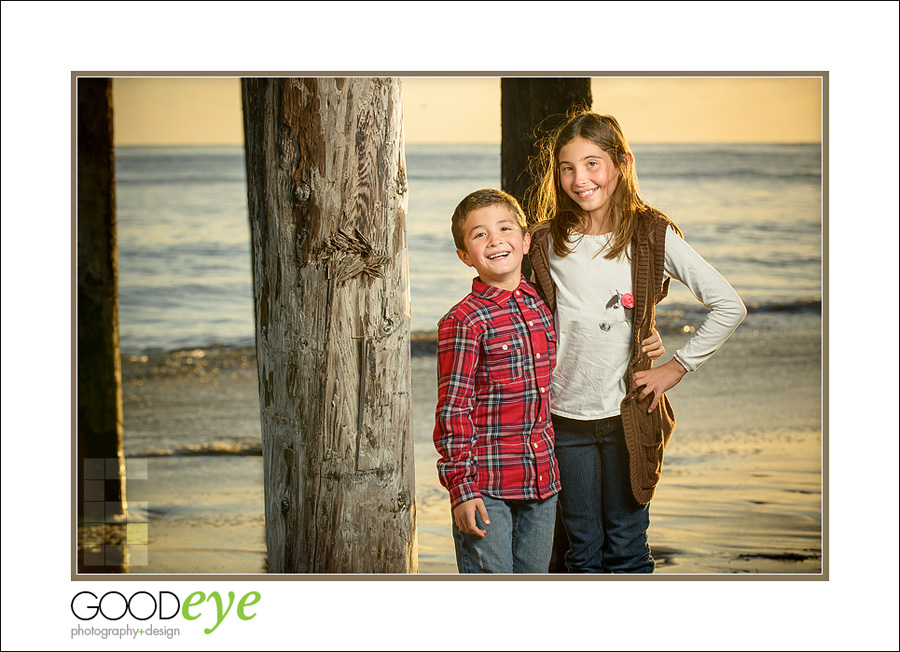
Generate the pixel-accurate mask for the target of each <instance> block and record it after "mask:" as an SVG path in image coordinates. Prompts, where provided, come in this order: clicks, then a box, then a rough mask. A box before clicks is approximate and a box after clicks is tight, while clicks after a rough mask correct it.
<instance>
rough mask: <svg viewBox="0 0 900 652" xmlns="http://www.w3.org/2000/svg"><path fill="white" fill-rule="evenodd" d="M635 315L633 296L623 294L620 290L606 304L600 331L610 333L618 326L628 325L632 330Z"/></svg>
mask: <svg viewBox="0 0 900 652" xmlns="http://www.w3.org/2000/svg"><path fill="white" fill-rule="evenodd" d="M633 313H634V297H633V296H632V295H631V294H628V293H626V294H622V293H621V292H619V291H618V290H616V293H615V294H613V295H612V297H610V299H609V301H607V302H606V306H605V307H604V309H603V315H602V317H601V319H600V324H599V326H600V330H602V331H610V330H612V328H613V326H615V325H616V324H626V323H627V324H628V327H629V328H631V322H632V319H633V317H632V314H633Z"/></svg>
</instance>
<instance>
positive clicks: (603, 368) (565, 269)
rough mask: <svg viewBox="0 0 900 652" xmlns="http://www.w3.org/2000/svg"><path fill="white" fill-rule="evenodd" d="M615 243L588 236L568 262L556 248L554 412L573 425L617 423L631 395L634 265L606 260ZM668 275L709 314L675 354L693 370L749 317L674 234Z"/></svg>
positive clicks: (552, 267) (552, 271)
mask: <svg viewBox="0 0 900 652" xmlns="http://www.w3.org/2000/svg"><path fill="white" fill-rule="evenodd" d="M609 238H610V234H604V235H599V236H590V235H586V236H583V237H582V239H581V240H580V241H579V242H578V243H577V244H576V245H575V247H574V249H573V251H572V253H570V254H569V255H567V256H565V257H562V258H560V257H558V256H556V254H555V253H553V250H552V249H553V248H552V247H551V248H550V274H551V276H552V278H553V282H554V284H555V285H556V325H557V333H558V337H559V342H558V345H557V363H556V369H555V370H554V373H553V393H552V397H553V398H552V408H551V409H552V412H553V413H554V414H559V415H560V416H564V417H569V418H572V419H585V420H589V419H604V418H607V417H611V416H616V415H618V414H619V412H620V408H619V406H620V404H621V402H622V399H623V398H624V397H625V395H626V393H627V390H626V387H625V372H626V370H627V368H628V362H629V359H630V357H631V348H630V347H631V335H632V317H631V312H632V310H631V308H630V306H632V305H633V304H632V303H629V297H630V296H632V287H631V262H630V261H629V260H628V259H627V258H626V257H625V256H621V257H620V258H618V259H616V260H609V259H607V258H604V257H603V249H605V247H606V246H607V245H608V244H609ZM665 274H666V276H669V277H670V278H673V279H675V280H677V281H680V282H682V283H683V284H684V285H685V286H686V287H687V288H688V289H689V290H690V291H691V293H692V294H693V295H694V297H695V298H696V299H697V300H698V301H700V302H701V303H703V304H704V305H705V306H706V307H707V308H708V309H709V311H710V312H709V314H708V315H707V317H706V319H705V321H704V322H703V324H702V325H701V326H700V328H698V329H697V331H696V332H695V333H694V335H693V336H692V337H691V339H690V340H688V342H687V343H686V344H685V346H684V347H683V348H682V349H680V350H678V351H677V352H676V353H675V357H676V359H677V360H678V361H679V362H680V363H681V365H682V366H683V367H684V368H685V369H687V370H688V371H694V370H696V369H697V368H698V367H699V366H700V365H701V364H703V362H705V361H706V360H707V359H709V358H710V357H711V356H712V355H713V353H715V352H716V350H717V349H718V348H719V347H720V346H721V345H722V344H723V343H724V342H725V340H727V339H728V338H729V337H730V336H731V334H732V333H733V332H734V330H735V329H736V328H737V326H738V324H740V323H741V321H742V320H743V319H744V316H745V315H746V312H747V311H746V308H745V307H744V304H743V302H742V301H741V299H740V297H739V296H738V294H737V292H735V291H734V288H732V287H731V285H729V283H728V281H726V280H725V279H724V278H723V277H722V275H721V274H719V273H718V272H717V271H716V270H715V269H714V268H713V267H712V266H711V265H710V264H709V263H708V262H706V261H705V260H704V259H703V258H702V257H701V256H700V255H699V254H698V253H697V252H696V251H694V250H693V249H692V248H691V247H690V245H688V244H687V242H685V241H684V240H683V239H682V238H681V237H679V236H678V234H676V233H675V232H674V231H673V230H672V229H671V228H670V229H668V231H667V232H666V256H665Z"/></svg>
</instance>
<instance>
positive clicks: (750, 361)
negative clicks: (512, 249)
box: [123, 313, 823, 575]
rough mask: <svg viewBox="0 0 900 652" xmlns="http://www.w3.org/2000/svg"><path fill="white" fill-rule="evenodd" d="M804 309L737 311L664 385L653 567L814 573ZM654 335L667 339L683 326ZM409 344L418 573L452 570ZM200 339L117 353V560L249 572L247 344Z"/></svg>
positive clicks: (811, 335)
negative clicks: (162, 349) (121, 438)
mask: <svg viewBox="0 0 900 652" xmlns="http://www.w3.org/2000/svg"><path fill="white" fill-rule="evenodd" d="M820 321H821V317H820V315H818V314H798V315H795V316H792V317H791V319H790V320H784V319H781V320H774V321H773V320H771V318H767V316H766V315H758V314H753V313H751V314H750V315H749V316H748V317H747V319H746V320H745V322H744V323H743V324H742V325H741V327H740V328H739V329H738V330H737V332H736V333H735V334H734V335H733V336H732V338H731V339H730V340H729V341H728V342H727V343H726V345H725V346H724V347H723V348H722V349H721V350H720V351H719V352H718V353H717V354H716V356H715V357H714V358H713V359H712V360H710V361H709V362H708V363H707V364H706V365H704V366H703V367H701V368H700V369H699V370H698V371H696V372H694V373H693V374H690V375H689V376H688V377H686V378H685V380H684V381H682V383H681V384H680V385H678V386H677V387H675V388H674V389H673V390H672V391H671V392H670V397H671V399H672V402H673V404H674V406H675V410H676V417H677V423H678V425H677V428H676V431H675V435H674V437H673V440H672V443H671V444H670V447H669V449H668V451H667V454H666V461H665V468H664V473H663V479H662V482H661V484H660V487H659V490H658V492H657V496H656V498H655V499H654V501H653V504H652V508H651V529H650V544H651V548H652V550H653V555H654V557H655V559H656V561H657V573H659V574H677V575H682V574H684V575H694V574H779V575H781V574H784V575H794V574H801V575H817V574H821V573H822V572H823V556H822V555H823V550H822V540H823V536H822V492H823V445H822V428H821V424H822V412H821V405H822V403H821V369H822V365H821V351H822V346H821V338H820V335H819V332H820V331H819V327H818V324H819V323H820ZM789 326H791V327H789ZM663 336H664V340H665V344H666V348H667V350H668V351H670V352H674V351H675V350H676V349H677V348H678V347H679V346H680V345H681V342H683V341H684V339H685V338H686V337H687V336H686V335H685V334H683V333H680V332H677V331H671V330H670V331H668V332H664V333H663ZM424 339H425V340H426V342H427V340H428V337H427V336H425V338H424ZM428 346H429V345H428V344H424V349H425V350H427V349H428ZM422 348H423V346H420V345H416V346H414V355H413V359H412V370H413V428H414V444H415V461H416V500H417V514H418V548H419V573H420V574H455V573H456V566H455V559H454V554H453V543H452V540H451V538H450V519H449V500H448V497H447V492H446V491H445V490H444V489H443V488H442V487H441V486H440V485H439V483H438V481H437V477H436V473H435V467H434V463H435V460H436V457H437V454H436V452H435V450H434V447H433V445H432V443H431V432H432V428H433V418H434V416H433V415H434V406H435V400H436V377H435V358H434V356H433V355H428V354H422V353H418V351H420V350H421V349H422ZM202 353H203V355H202V356H198V353H197V352H196V351H194V352H184V353H181V354H168V355H160V356H139V357H126V358H125V359H124V360H123V396H124V401H125V406H124V408H125V409H124V412H125V449H126V455H127V456H128V458H129V459H128V463H129V468H134V469H140V470H141V471H142V472H143V473H144V475H142V476H141V478H140V479H130V480H129V485H128V500H129V503H130V505H131V508H132V509H133V510H136V513H144V514H145V515H146V520H147V521H148V548H147V549H148V554H147V558H146V560H140V561H141V563H140V564H137V565H134V564H133V565H132V567H131V568H130V569H129V572H131V573H139V574H145V573H149V574H173V573H189V574H200V573H212V574H225V573H241V574H245V573H261V572H264V571H265V563H266V552H265V518H264V514H263V472H262V458H261V456H260V453H259V416H258V412H257V405H258V403H257V401H258V398H257V396H258V394H257V378H256V370H255V364H254V360H253V352H252V349H242V350H241V349H234V350H229V349H216V348H214V347H213V348H211V349H208V350H206V351H205V352H202ZM188 360H190V362H188ZM184 429H190V432H191V439H192V440H201V441H205V442H206V443H205V444H204V445H201V446H194V447H193V448H186V449H181V450H178V449H176V450H173V451H172V454H169V451H168V450H161V451H156V452H154V454H153V455H152V456H141V455H134V454H133V453H132V451H134V450H136V449H138V448H139V445H138V444H135V443H134V442H138V441H140V442H147V441H149V440H150V439H151V438H153V437H155V436H160V437H162V438H165V435H166V434H167V433H168V434H170V435H171V434H172V433H175V432H177V431H179V430H184ZM223 433H227V434H228V435H229V437H230V442H231V443H229V444H228V445H227V446H226V445H223V444H222V443H221V435H222V434H223ZM235 441H238V444H235V443H234V442H235ZM130 442H131V443H130ZM144 562H146V563H144Z"/></svg>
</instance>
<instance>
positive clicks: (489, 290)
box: [472, 274, 537, 306]
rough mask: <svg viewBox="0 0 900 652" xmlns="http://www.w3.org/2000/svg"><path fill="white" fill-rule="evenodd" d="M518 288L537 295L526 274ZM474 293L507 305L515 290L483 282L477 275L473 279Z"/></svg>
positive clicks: (534, 295)
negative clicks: (526, 278)
mask: <svg viewBox="0 0 900 652" xmlns="http://www.w3.org/2000/svg"><path fill="white" fill-rule="evenodd" d="M516 290H518V291H521V292H524V293H525V294H529V295H531V296H532V297H536V296H537V295H536V294H535V290H534V288H533V287H532V286H531V285H530V284H529V283H528V282H527V281H526V280H525V275H524V274H523V275H522V276H521V278H520V280H519V285H518V287H517V288H516ZM472 294H474V295H475V296H478V297H481V298H482V299H487V300H489V301H493V302H494V303H496V304H498V305H501V306H505V305H506V302H507V301H509V299H510V297H512V294H513V291H510V290H504V289H503V288H498V287H497V286H495V285H488V284H487V283H482V282H481V279H480V278H478V277H477V276H476V277H475V278H473V279H472Z"/></svg>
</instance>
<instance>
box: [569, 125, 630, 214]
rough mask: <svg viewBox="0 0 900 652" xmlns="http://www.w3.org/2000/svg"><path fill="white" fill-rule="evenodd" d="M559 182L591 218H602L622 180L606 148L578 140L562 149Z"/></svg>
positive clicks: (581, 139)
mask: <svg viewBox="0 0 900 652" xmlns="http://www.w3.org/2000/svg"><path fill="white" fill-rule="evenodd" d="M558 163H559V183H560V186H562V189H563V191H564V192H565V193H566V194H567V195H568V196H569V197H571V198H572V200H573V201H574V202H575V203H576V204H578V205H579V206H580V207H581V208H582V209H583V210H584V211H586V212H587V213H590V215H591V218H594V219H596V218H600V219H603V218H604V217H606V215H607V213H608V211H609V207H610V199H609V198H610V197H611V196H612V194H613V191H614V190H615V189H616V184H617V183H618V180H619V170H618V168H616V165H615V163H613V160H612V159H611V158H610V156H609V154H607V153H606V152H605V151H604V150H603V149H601V148H600V147H598V146H597V145H595V144H594V143H592V142H591V141H589V140H587V139H585V138H581V137H578V138H575V139H574V140H572V141H569V142H568V143H566V144H565V145H564V146H563V147H562V149H560V150H559V161H558Z"/></svg>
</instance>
